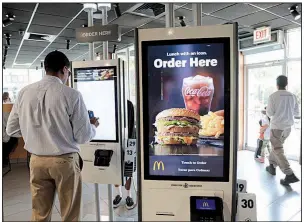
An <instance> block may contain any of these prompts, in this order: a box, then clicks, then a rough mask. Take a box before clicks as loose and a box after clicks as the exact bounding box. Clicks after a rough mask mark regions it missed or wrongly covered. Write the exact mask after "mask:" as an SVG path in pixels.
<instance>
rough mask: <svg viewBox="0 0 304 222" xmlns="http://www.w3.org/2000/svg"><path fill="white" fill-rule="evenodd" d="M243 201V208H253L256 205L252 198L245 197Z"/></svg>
mask: <svg viewBox="0 0 304 222" xmlns="http://www.w3.org/2000/svg"><path fill="white" fill-rule="evenodd" d="M242 203H243V205H242V207H243V208H247V207H248V208H250V209H251V208H253V207H254V203H253V200H251V199H250V200H246V199H243V200H242Z"/></svg>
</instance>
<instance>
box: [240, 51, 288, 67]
mask: <svg viewBox="0 0 304 222" xmlns="http://www.w3.org/2000/svg"><path fill="white" fill-rule="evenodd" d="M283 59H284V49H279V50H273V51H268V52H260V53H256V54H250V55H246V56H244V63H245V64H254V63H262V62H269V61H277V60H283Z"/></svg>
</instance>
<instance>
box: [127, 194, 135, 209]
mask: <svg viewBox="0 0 304 222" xmlns="http://www.w3.org/2000/svg"><path fill="white" fill-rule="evenodd" d="M134 207H135V204H134V201H133V199H132V197H129V196H128V197H127V199H126V208H127V209H128V210H132V209H133V208H134Z"/></svg>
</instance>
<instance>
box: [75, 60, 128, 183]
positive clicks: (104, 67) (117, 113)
mask: <svg viewBox="0 0 304 222" xmlns="http://www.w3.org/2000/svg"><path fill="white" fill-rule="evenodd" d="M72 68H73V76H72V84H73V88H75V89H77V90H78V91H80V92H81V94H82V96H83V99H84V102H85V105H86V108H87V109H88V110H89V113H90V115H94V116H95V117H98V118H99V122H100V125H99V127H98V128H97V129H96V136H95V137H94V138H93V140H92V141H91V142H90V143H88V144H83V145H81V153H80V154H81V157H82V159H83V169H82V178H83V181H85V182H89V183H99V184H119V185H121V184H122V180H123V174H122V173H123V170H122V168H123V164H122V148H123V144H124V138H125V129H126V127H125V124H124V123H125V121H126V120H125V119H124V118H126V117H125V115H124V113H125V112H124V111H125V110H124V107H125V104H124V103H125V100H124V99H123V98H124V91H123V90H121V89H122V80H123V79H122V78H123V77H122V76H123V63H122V62H121V61H120V60H97V61H77V62H73V63H72ZM88 115H89V114H88ZM91 117H92V116H91Z"/></svg>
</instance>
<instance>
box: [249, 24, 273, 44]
mask: <svg viewBox="0 0 304 222" xmlns="http://www.w3.org/2000/svg"><path fill="white" fill-rule="evenodd" d="M270 40H271V28H270V27H261V28H257V29H256V30H254V32H253V44H258V43H263V42H269V41H270Z"/></svg>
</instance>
